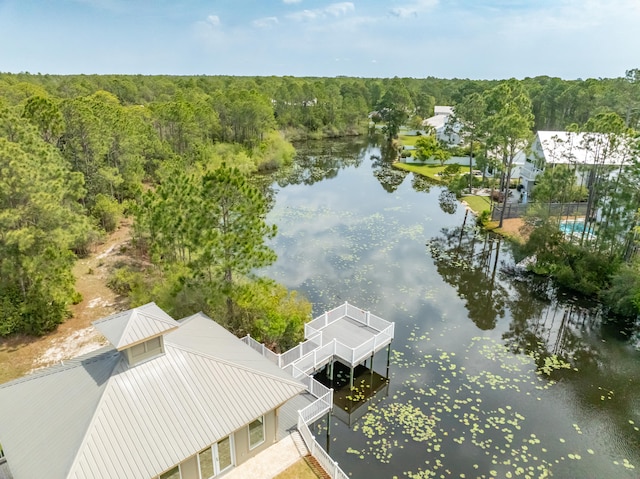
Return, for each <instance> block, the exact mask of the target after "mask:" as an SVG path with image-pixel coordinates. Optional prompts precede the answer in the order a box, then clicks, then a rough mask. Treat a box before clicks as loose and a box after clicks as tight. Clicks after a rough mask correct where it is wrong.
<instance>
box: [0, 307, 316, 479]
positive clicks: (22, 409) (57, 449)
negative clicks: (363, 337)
mask: <svg viewBox="0 0 640 479" xmlns="http://www.w3.org/2000/svg"><path fill="white" fill-rule="evenodd" d="M94 325H95V327H96V328H97V329H98V330H99V331H100V332H101V333H102V334H103V335H104V336H105V337H106V338H107V339H108V340H109V342H110V343H111V345H110V346H106V347H104V348H102V349H100V350H97V351H95V352H93V353H90V354H87V355H84V356H81V357H78V358H76V359H74V360H71V361H65V362H64V363H61V364H59V365H57V366H54V367H51V368H47V369H44V370H41V371H39V372H36V373H34V374H31V375H29V376H26V377H23V378H21V379H18V380H15V381H12V382H9V383H6V384H3V385H0V411H2V414H1V415H0V443H1V444H2V447H3V450H4V454H5V456H6V461H7V464H4V465H3V467H6V466H8V468H9V470H10V471H9V472H8V473H7V474H10V476H9V477H12V478H13V479H32V478H40V477H46V478H48V479H71V478H73V479H81V478H87V479H89V478H90V479H102V478H105V479H106V478H142V479H191V478H193V479H195V478H198V479H200V478H210V477H214V476H218V475H219V474H222V473H224V472H226V471H227V470H229V469H231V468H233V467H234V466H235V465H238V464H241V463H242V462H245V461H246V460H248V459H249V458H250V457H252V456H254V455H255V454H257V453H258V452H260V451H262V450H263V449H265V448H267V447H268V446H269V445H271V444H273V443H274V442H275V440H276V437H277V431H278V427H279V411H280V408H281V406H283V405H284V404H285V403H287V402H288V401H290V400H292V399H295V398H296V397H299V396H300V394H301V393H303V392H304V391H305V386H304V385H303V384H302V383H301V382H299V381H298V380H295V379H294V378H292V377H291V376H290V375H289V374H287V373H286V372H285V371H283V370H282V369H280V368H279V367H278V366H277V365H275V364H273V363H272V362H271V361H269V360H268V359H266V358H264V357H263V356H262V355H261V354H259V353H257V352H256V351H254V350H253V349H252V348H251V347H249V346H247V345H246V344H244V343H243V342H242V341H240V340H239V339H238V338H236V337H235V336H233V335H232V334H231V333H229V332H228V331H227V330H225V329H224V328H223V327H221V326H220V325H218V324H217V323H215V322H214V321H212V320H211V319H210V318H208V317H206V316H205V315H203V314H202V313H198V314H196V315H193V316H190V317H188V318H185V319H183V320H181V321H175V320H173V319H172V318H171V317H170V316H169V315H167V314H166V313H165V312H164V311H162V310H161V309H160V308H159V307H158V306H157V305H155V304H154V303H149V304H147V305H144V306H141V307H139V308H135V309H132V310H129V311H126V312H123V313H118V314H115V315H112V316H109V317H107V318H104V319H101V320H98V321H96V322H95V323H94ZM1 474H2V473H1V472H0V475H1Z"/></svg>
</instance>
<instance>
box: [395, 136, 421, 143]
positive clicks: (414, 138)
mask: <svg viewBox="0 0 640 479" xmlns="http://www.w3.org/2000/svg"><path fill="white" fill-rule="evenodd" d="M418 138H420V136H418V135H411V136H409V135H402V134H401V135H398V139H399V140H400V143H402V144H403V145H405V146H415V145H416V141H418Z"/></svg>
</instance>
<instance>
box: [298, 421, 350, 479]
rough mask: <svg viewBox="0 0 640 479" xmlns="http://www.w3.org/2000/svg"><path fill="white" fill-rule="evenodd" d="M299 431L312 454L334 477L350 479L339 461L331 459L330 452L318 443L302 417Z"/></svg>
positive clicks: (336, 478)
mask: <svg viewBox="0 0 640 479" xmlns="http://www.w3.org/2000/svg"><path fill="white" fill-rule="evenodd" d="M298 431H300V435H301V436H302V439H303V440H304V443H305V445H306V446H307V449H309V452H310V453H311V455H312V456H313V457H315V458H316V460H317V461H318V463H319V464H320V465H321V466H322V468H323V469H324V470H325V471H326V472H327V474H329V476H330V477H331V478H332V479H349V476H348V475H347V474H346V473H345V472H344V471H343V470H342V469H340V466H338V463H337V462H336V461H334V460H333V459H331V456H330V455H329V453H328V452H327V451H325V450H324V449H322V446H320V444H318V441H316V438H315V437H313V434H312V433H311V430H310V429H309V426H307V424H305V422H304V421H303V420H302V417H298Z"/></svg>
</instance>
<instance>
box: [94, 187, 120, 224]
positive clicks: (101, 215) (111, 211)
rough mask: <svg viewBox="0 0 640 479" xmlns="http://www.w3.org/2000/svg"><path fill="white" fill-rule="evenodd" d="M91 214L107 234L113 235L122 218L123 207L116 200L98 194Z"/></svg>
mask: <svg viewBox="0 0 640 479" xmlns="http://www.w3.org/2000/svg"><path fill="white" fill-rule="evenodd" d="M91 214H92V215H93V217H94V218H96V219H97V220H98V222H99V223H100V226H102V228H103V229H104V230H105V231H106V232H107V233H111V232H113V231H115V230H116V228H117V227H118V223H120V219H121V218H122V205H121V204H120V203H118V201H117V200H116V199H115V198H112V197H109V196H107V195H103V194H102V193H98V195H97V196H96V198H95V204H94V205H93V208H91Z"/></svg>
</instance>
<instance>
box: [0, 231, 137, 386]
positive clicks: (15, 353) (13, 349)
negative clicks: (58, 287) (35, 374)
mask: <svg viewBox="0 0 640 479" xmlns="http://www.w3.org/2000/svg"><path fill="white" fill-rule="evenodd" d="M130 241H131V222H130V221H129V220H124V221H123V222H122V223H121V224H120V227H119V228H118V229H117V230H116V231H115V232H114V233H112V234H111V235H109V237H108V238H107V241H106V242H105V243H103V244H100V245H98V246H97V247H96V248H95V251H94V252H92V253H91V255H90V256H88V257H87V258H84V259H81V260H79V261H78V262H77V263H76V265H75V266H74V268H73V274H74V276H75V277H76V289H77V290H78V291H79V292H80V294H82V301H81V302H80V303H78V304H75V305H72V306H71V308H70V309H71V312H72V315H73V316H72V317H71V318H69V319H68V320H66V321H65V322H64V323H62V324H61V325H59V326H58V328H57V329H56V330H55V331H54V332H52V333H49V334H47V335H45V336H42V337H40V338H34V337H32V336H25V335H17V336H13V337H11V338H10V339H0V383H3V382H6V381H9V380H11V379H15V378H17V377H20V376H22V375H24V374H26V373H28V372H29V371H32V370H33V369H37V368H41V367H45V366H49V365H51V364H55V363H57V362H59V361H61V360H63V359H68V358H71V357H74V356H78V355H80V354H84V353H87V352H90V351H92V350H94V349H97V348H99V347H100V346H102V345H103V344H105V340H104V338H103V337H102V336H101V335H100V334H99V333H98V332H97V331H96V330H95V329H94V328H93V326H91V322H92V321H95V320H96V319H99V318H102V317H105V316H108V315H110V314H112V313H115V312H117V311H122V310H124V309H126V307H127V305H126V301H125V300H124V298H121V297H118V296H117V295H116V294H115V293H114V292H113V291H111V289H109V287H108V286H107V280H108V278H109V273H110V271H111V269H112V267H113V266H114V265H115V264H117V263H119V262H122V261H126V260H127V259H128V256H127V255H126V251H127V248H128V246H129V244H130Z"/></svg>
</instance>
